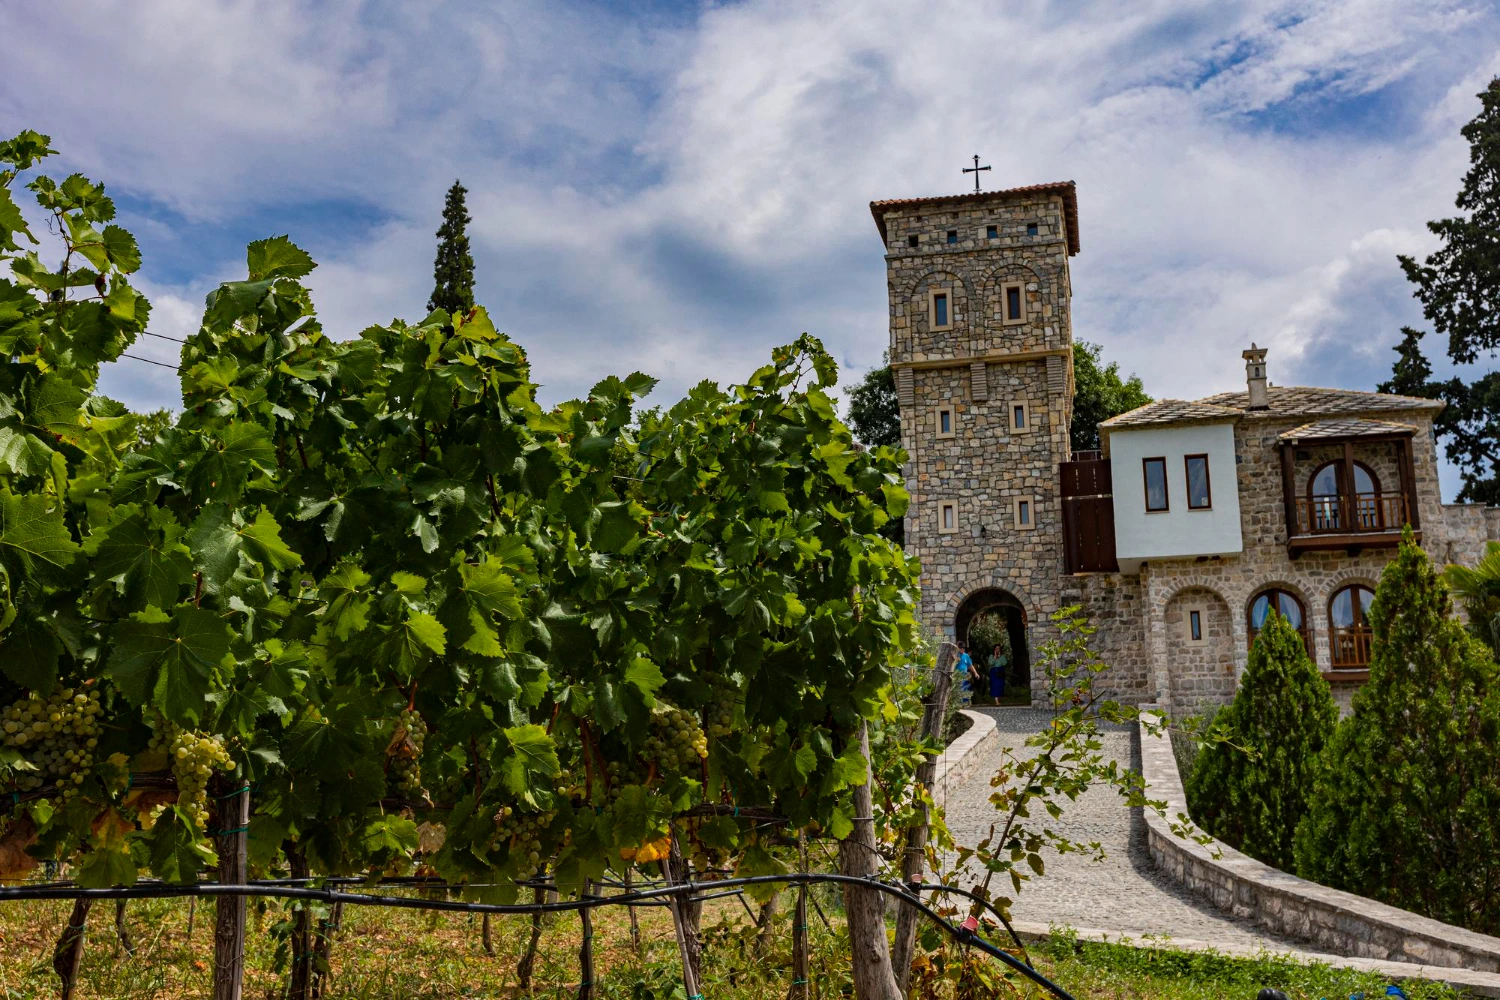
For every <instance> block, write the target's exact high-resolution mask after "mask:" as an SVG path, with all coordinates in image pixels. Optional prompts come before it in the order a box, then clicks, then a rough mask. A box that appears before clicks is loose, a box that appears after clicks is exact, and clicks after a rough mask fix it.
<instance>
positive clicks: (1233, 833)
mask: <svg viewBox="0 0 1500 1000" xmlns="http://www.w3.org/2000/svg"><path fill="white" fill-rule="evenodd" d="M1337 721H1338V709H1337V707H1335V705H1334V703H1333V695H1332V694H1330V693H1329V690H1328V682H1327V681H1325V680H1324V679H1323V677H1322V675H1320V674H1319V673H1318V670H1317V668H1316V667H1314V666H1313V664H1312V661H1311V660H1309V659H1308V658H1307V650H1306V649H1304V648H1303V645H1302V637H1301V635H1299V634H1298V632H1297V630H1296V629H1294V628H1292V626H1291V625H1290V624H1288V622H1287V621H1286V619H1284V618H1282V617H1281V616H1280V615H1276V614H1272V615H1271V616H1270V617H1269V618H1268V619H1267V620H1266V623H1265V627H1264V628H1263V629H1261V632H1260V635H1259V636H1257V637H1256V640H1255V645H1254V646H1253V647H1251V649H1250V663H1249V666H1248V667H1247V668H1246V669H1245V677H1244V680H1243V681H1242V682H1241V684H1240V689H1239V691H1238V692H1237V693H1236V694H1235V696H1234V701H1233V702H1232V703H1231V704H1230V705H1229V706H1228V707H1226V708H1224V709H1222V710H1221V711H1220V712H1219V713H1218V715H1217V717H1216V718H1215V720H1214V731H1215V734H1216V735H1222V736H1223V739H1222V740H1220V739H1213V740H1210V741H1209V742H1208V743H1207V744H1206V745H1205V746H1204V747H1203V749H1202V751H1201V753H1199V755H1198V761H1197V763H1196V764H1195V765H1194V767H1193V773H1192V775H1191V777H1189V779H1188V783H1187V795H1188V808H1189V809H1190V810H1191V811H1192V814H1193V818H1194V819H1195V820H1196V821H1197V822H1198V823H1199V824H1200V825H1202V826H1203V828H1204V829H1205V830H1207V831H1208V832H1209V833H1212V834H1213V835H1214V836H1215V837H1218V838H1219V839H1220V840H1223V841H1225V842H1226V843H1229V844H1233V845H1234V846H1235V847H1238V848H1239V849H1240V850H1242V851H1244V852H1245V853H1246V854H1248V855H1250V856H1251V857H1253V858H1258V859H1259V860H1261V861H1264V862H1265V863H1266V864H1268V865H1274V866H1275V867H1277V868H1281V869H1284V870H1288V871H1289V870H1291V865H1292V841H1293V837H1294V836H1295V833H1296V829H1297V823H1298V821H1299V820H1301V819H1302V814H1303V813H1304V812H1305V811H1306V809H1307V796H1308V794H1309V793H1310V792H1311V791H1312V782H1313V776H1314V774H1315V773H1316V771H1315V767H1314V761H1315V759H1316V758H1317V755H1318V753H1319V751H1321V750H1322V749H1323V746H1324V744H1326V743H1327V742H1328V739H1329V737H1330V736H1331V735H1332V734H1333V729H1334V725H1335V724H1336V723H1337Z"/></svg>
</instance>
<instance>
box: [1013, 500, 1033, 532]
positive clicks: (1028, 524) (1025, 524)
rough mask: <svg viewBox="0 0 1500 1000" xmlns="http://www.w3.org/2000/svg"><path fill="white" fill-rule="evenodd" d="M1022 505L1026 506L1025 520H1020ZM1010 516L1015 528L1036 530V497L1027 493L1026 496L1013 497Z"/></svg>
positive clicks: (1018, 529)
mask: <svg viewBox="0 0 1500 1000" xmlns="http://www.w3.org/2000/svg"><path fill="white" fill-rule="evenodd" d="M1023 505H1024V506H1025V508H1026V514H1027V519H1026V520H1025V521H1022V520H1021V507H1022V506H1023ZM1010 516H1011V521H1012V523H1013V524H1014V525H1015V528H1016V530H1017V531H1035V530H1036V497H1034V496H1031V495H1029V494H1028V495H1027V496H1022V497H1015V498H1014V499H1013V500H1012V501H1011V505H1010Z"/></svg>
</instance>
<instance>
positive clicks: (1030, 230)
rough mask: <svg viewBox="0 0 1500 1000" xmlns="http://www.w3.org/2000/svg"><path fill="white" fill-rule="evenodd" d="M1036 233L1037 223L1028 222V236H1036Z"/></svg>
mask: <svg viewBox="0 0 1500 1000" xmlns="http://www.w3.org/2000/svg"><path fill="white" fill-rule="evenodd" d="M1036 231H1037V230H1036V223H1035V222H1028V223H1026V235H1027V236H1035V235H1036Z"/></svg>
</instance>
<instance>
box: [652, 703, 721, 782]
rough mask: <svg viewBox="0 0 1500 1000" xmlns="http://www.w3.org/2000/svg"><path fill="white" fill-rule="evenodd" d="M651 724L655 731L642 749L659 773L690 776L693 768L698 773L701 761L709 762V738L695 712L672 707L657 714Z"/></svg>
mask: <svg viewBox="0 0 1500 1000" xmlns="http://www.w3.org/2000/svg"><path fill="white" fill-rule="evenodd" d="M651 721H652V723H653V728H654V732H652V734H651V735H650V736H649V737H647V738H646V742H645V745H644V746H642V748H641V750H642V752H643V753H644V754H645V757H646V759H647V760H650V761H653V762H655V764H656V770H657V773H658V774H665V775H685V774H690V773H693V771H689V768H690V767H691V768H693V769H694V771H696V768H697V764H698V762H699V761H701V760H707V759H708V737H707V736H706V735H704V732H703V730H702V729H700V728H699V727H698V719H697V718H696V717H695V716H694V715H693V713H691V712H685V711H683V710H682V709H680V708H668V709H664V710H662V711H661V712H659V713H657V714H655V715H653V716H652V719H651Z"/></svg>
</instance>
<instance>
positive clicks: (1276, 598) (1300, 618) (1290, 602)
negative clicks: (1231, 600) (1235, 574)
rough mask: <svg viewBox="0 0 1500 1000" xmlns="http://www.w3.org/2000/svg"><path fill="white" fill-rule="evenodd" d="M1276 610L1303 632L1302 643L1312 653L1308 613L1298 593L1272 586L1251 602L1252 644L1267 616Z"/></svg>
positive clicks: (1293, 626) (1308, 652) (1309, 653)
mask: <svg viewBox="0 0 1500 1000" xmlns="http://www.w3.org/2000/svg"><path fill="white" fill-rule="evenodd" d="M1272 611H1274V612H1276V613H1277V614H1279V615H1280V616H1281V617H1283V618H1285V619H1286V620H1287V622H1288V623H1290V625H1291V626H1292V628H1294V629H1296V630H1297V631H1298V632H1300V633H1301V634H1302V645H1303V646H1305V647H1306V648H1307V655H1309V656H1311V655H1312V643H1311V642H1309V641H1308V637H1307V613H1306V611H1304V610H1303V608H1302V602H1301V601H1299V600H1298V599H1297V595H1296V594H1293V593H1291V592H1290V591H1286V590H1278V589H1276V588H1274V587H1273V588H1271V589H1270V590H1263V591H1261V592H1260V593H1259V594H1256V595H1255V600H1253V601H1251V602H1250V644H1251V645H1252V646H1253V645H1254V644H1255V637H1256V636H1258V635H1260V630H1261V629H1262V628H1264V627H1265V624H1266V618H1267V617H1268V616H1269V615H1270V614H1271V612H1272Z"/></svg>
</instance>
